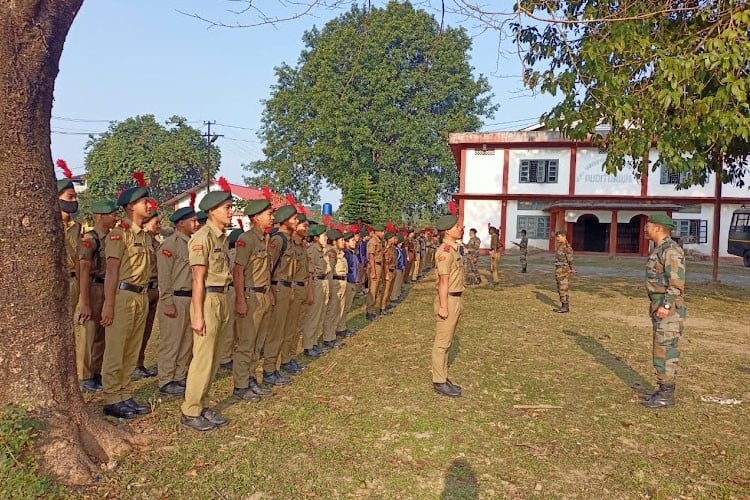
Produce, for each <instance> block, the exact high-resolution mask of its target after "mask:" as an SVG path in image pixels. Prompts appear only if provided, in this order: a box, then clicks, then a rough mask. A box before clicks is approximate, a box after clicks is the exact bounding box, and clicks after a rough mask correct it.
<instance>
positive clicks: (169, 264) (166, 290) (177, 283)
mask: <svg viewBox="0 0 750 500" xmlns="http://www.w3.org/2000/svg"><path fill="white" fill-rule="evenodd" d="M189 243H190V238H189V237H188V236H186V235H184V234H183V233H181V232H179V231H175V232H174V233H173V234H172V235H171V236H170V237H169V238H167V239H166V240H164V243H162V244H161V246H160V247H159V249H158V251H157V252H156V268H157V270H158V279H159V301H160V302H162V304H164V305H165V306H171V305H174V294H173V292H174V291H175V290H180V291H184V292H186V291H188V290H191V289H192V288H193V273H192V271H191V270H190V260H189V255H188V244H189Z"/></svg>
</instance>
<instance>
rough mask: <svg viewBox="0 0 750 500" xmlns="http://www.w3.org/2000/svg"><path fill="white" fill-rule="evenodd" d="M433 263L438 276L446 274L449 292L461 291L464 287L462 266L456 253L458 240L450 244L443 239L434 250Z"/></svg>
mask: <svg viewBox="0 0 750 500" xmlns="http://www.w3.org/2000/svg"><path fill="white" fill-rule="evenodd" d="M435 263H436V264H437V269H436V272H437V274H438V276H440V275H445V274H447V275H448V291H449V292H463V291H464V290H465V289H466V286H465V285H464V266H463V264H462V262H461V256H460V255H459V253H458V242H455V243H452V244H451V243H448V242H447V241H445V240H443V244H442V245H440V246H439V247H438V248H437V250H436V251H435Z"/></svg>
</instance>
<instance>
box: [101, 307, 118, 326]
mask: <svg viewBox="0 0 750 500" xmlns="http://www.w3.org/2000/svg"><path fill="white" fill-rule="evenodd" d="M114 319H115V305H114V304H108V303H106V302H105V303H104V306H102V320H101V321H100V323H101V325H102V326H103V327H105V328H106V327H108V326H111V325H112V322H113V321H114Z"/></svg>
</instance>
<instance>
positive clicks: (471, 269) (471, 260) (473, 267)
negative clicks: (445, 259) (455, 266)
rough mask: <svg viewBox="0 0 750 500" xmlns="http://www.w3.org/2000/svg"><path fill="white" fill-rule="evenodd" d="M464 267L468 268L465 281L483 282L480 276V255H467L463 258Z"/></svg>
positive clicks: (468, 283) (470, 282)
mask: <svg viewBox="0 0 750 500" xmlns="http://www.w3.org/2000/svg"><path fill="white" fill-rule="evenodd" d="M463 260H464V262H463V264H464V269H466V278H465V280H464V281H465V282H466V284H467V285H478V284H480V283H481V282H482V278H481V277H480V276H479V265H478V264H479V256H478V255H473V254H472V255H467V256H465V257H464V258H463Z"/></svg>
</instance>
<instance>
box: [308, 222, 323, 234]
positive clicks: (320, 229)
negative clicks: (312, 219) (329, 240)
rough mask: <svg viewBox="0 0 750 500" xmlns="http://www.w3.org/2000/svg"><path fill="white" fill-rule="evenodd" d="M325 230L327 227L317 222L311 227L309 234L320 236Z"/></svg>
mask: <svg viewBox="0 0 750 500" xmlns="http://www.w3.org/2000/svg"><path fill="white" fill-rule="evenodd" d="M325 232H326V227H325V226H324V225H323V224H315V225H314V226H313V227H311V228H310V231H308V234H309V235H310V236H315V237H318V236H320V235H321V234H323V233H325Z"/></svg>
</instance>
